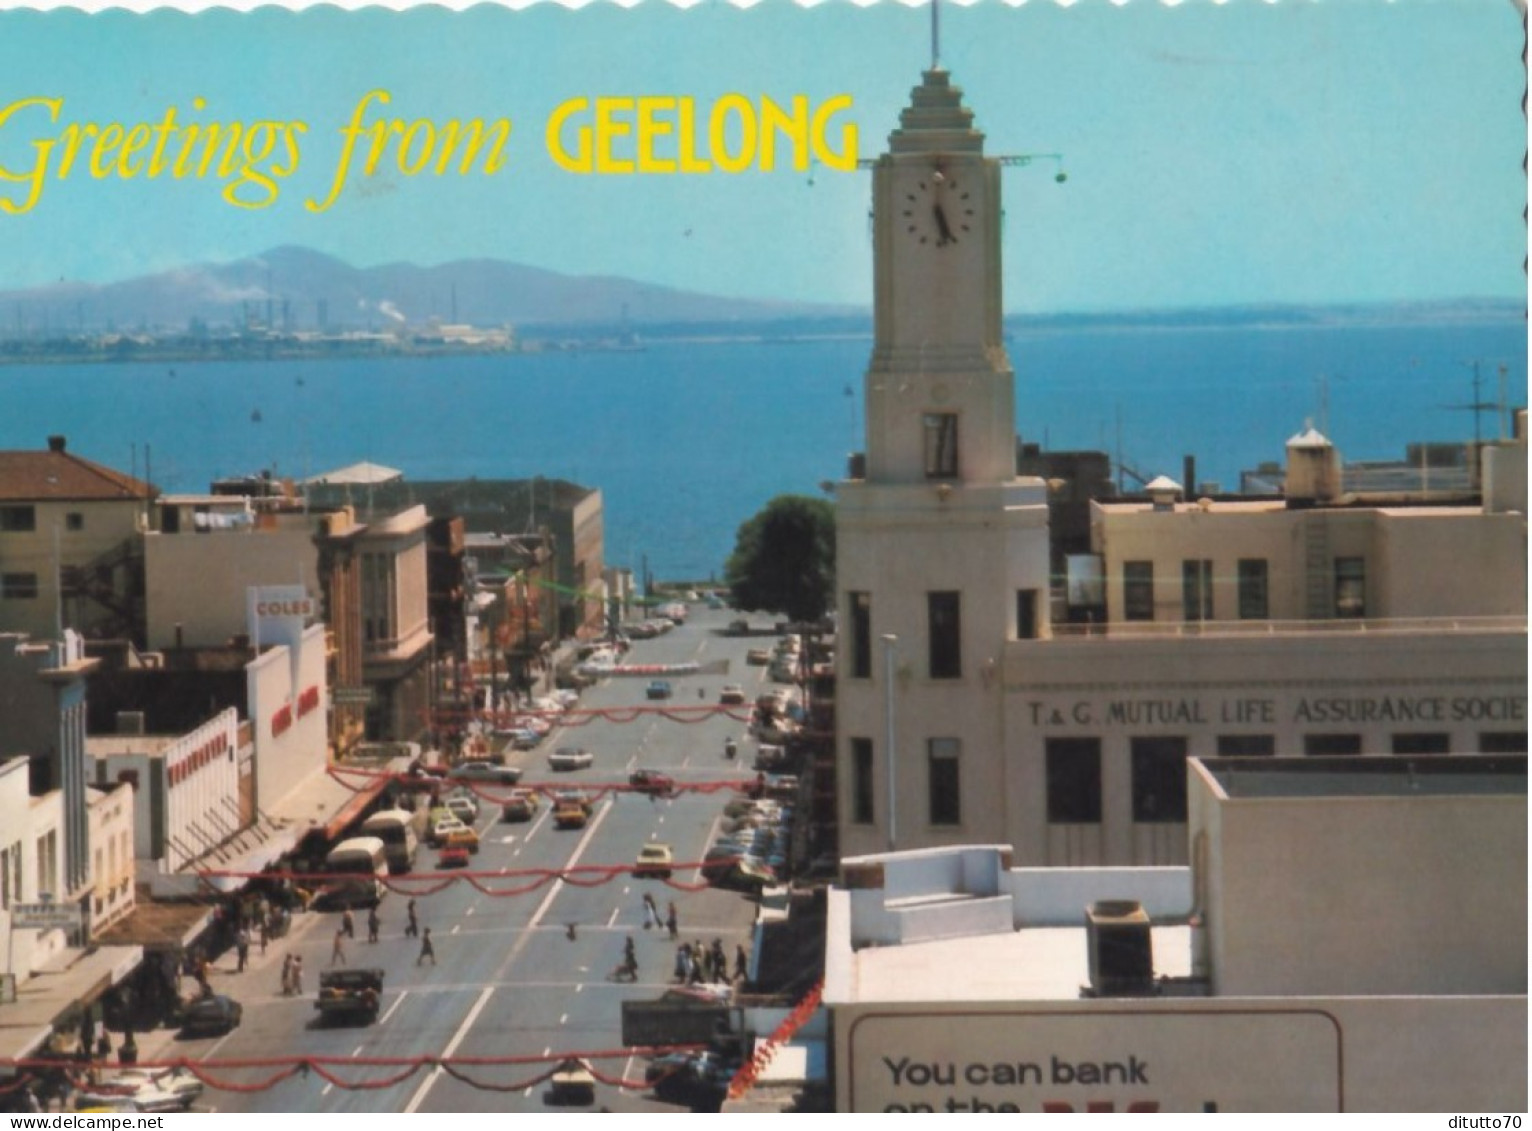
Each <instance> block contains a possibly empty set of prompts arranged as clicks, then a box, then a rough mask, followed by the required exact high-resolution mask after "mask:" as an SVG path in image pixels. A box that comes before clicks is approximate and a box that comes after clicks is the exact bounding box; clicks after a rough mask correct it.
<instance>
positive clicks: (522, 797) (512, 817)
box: [500, 789, 538, 821]
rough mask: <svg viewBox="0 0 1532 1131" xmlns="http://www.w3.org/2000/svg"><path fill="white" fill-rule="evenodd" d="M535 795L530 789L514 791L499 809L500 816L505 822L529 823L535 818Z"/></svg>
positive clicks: (536, 803)
mask: <svg viewBox="0 0 1532 1131" xmlns="http://www.w3.org/2000/svg"><path fill="white" fill-rule="evenodd" d="M537 805H538V802H537V794H536V793H534V792H532V791H531V790H530V789H518V790H515V791H514V792H513V793H512V794H511V795H510V796H509V797H507V798H506V799H505V804H503V805H502V806H501V807H500V816H501V817H502V818H503V819H504V820H507V821H530V820H531V819H532V818H533V817H535V816H537Z"/></svg>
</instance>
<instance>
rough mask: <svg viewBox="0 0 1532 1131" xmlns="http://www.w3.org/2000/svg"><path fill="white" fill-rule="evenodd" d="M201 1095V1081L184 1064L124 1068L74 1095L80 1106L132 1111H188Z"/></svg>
mask: <svg viewBox="0 0 1532 1131" xmlns="http://www.w3.org/2000/svg"><path fill="white" fill-rule="evenodd" d="M201 1095H202V1081H201V1080H198V1079H197V1078H196V1077H195V1076H193V1075H192V1074H191V1073H190V1072H188V1071H186V1069H184V1068H171V1069H168V1070H158V1071H157V1070H155V1069H151V1068H124V1069H122V1070H121V1071H120V1072H114V1073H113V1074H112V1075H110V1076H108V1077H107V1078H106V1079H104V1080H102V1081H101V1082H100V1083H98V1084H89V1085H86V1086H85V1087H84V1088H83V1089H82V1090H81V1091H80V1092H79V1093H78V1094H77V1096H76V1105H77V1106H79V1107H117V1106H118V1105H124V1106H126V1107H129V1108H131V1109H132V1110H133V1111H150V1112H153V1111H188V1110H190V1109H191V1105H192V1104H194V1103H195V1102H196V1101H197V1099H198V1098H199V1097H200V1096H201Z"/></svg>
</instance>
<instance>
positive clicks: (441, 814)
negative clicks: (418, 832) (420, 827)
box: [426, 809, 469, 848]
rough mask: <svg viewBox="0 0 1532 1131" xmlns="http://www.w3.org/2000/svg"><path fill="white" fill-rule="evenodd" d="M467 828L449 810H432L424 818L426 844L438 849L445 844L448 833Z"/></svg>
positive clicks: (463, 822) (465, 824)
mask: <svg viewBox="0 0 1532 1131" xmlns="http://www.w3.org/2000/svg"><path fill="white" fill-rule="evenodd" d="M468 827H469V826H468V824H467V823H466V822H465V821H463V820H462V819H461V818H459V817H458V816H457V814H456V813H454V812H453V811H452V810H451V809H432V810H431V812H430V814H429V815H428V816H427V817H426V843H427V844H429V845H431V846H432V847H435V848H440V847H441V846H442V845H443V844H445V843H446V842H447V834H448V833H450V832H453V831H455V830H457V829H466V828H468Z"/></svg>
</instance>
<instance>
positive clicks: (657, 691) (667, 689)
mask: <svg viewBox="0 0 1532 1131" xmlns="http://www.w3.org/2000/svg"><path fill="white" fill-rule="evenodd" d="M674 693H675V689H674V688H672V687H671V686H670V680H668V679H652V680H650V681H649V686H648V687H646V688H644V695H645V696H646V697H648V698H650V699H669V698H670V697H671V695H673V694H674Z"/></svg>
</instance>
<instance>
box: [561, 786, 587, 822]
mask: <svg viewBox="0 0 1532 1131" xmlns="http://www.w3.org/2000/svg"><path fill="white" fill-rule="evenodd" d="M562 805H578V806H579V807H580V808H581V809H583V810H585V815H586V816H587V817H589V816H590V815H591V814H592V813H594V812H595V811H596V803H595V801H593V800H591V796H590V794H588V793H586V792H585V791H584V790H583V789H557V790H554V791H553V807H554V808H555V809H557V808H559V807H560V806H562Z"/></svg>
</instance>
